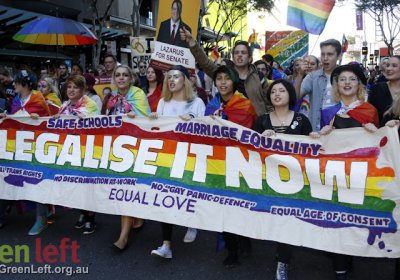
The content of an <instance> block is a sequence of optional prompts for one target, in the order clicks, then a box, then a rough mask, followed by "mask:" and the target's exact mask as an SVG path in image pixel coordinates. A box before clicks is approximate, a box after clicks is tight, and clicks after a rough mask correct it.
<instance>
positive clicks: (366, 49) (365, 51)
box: [361, 47, 368, 55]
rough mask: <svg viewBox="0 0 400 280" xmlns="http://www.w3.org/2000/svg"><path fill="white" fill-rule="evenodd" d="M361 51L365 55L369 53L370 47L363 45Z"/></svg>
mask: <svg viewBox="0 0 400 280" xmlns="http://www.w3.org/2000/svg"><path fill="white" fill-rule="evenodd" d="M361 53H362V54H363V55H367V54H368V47H362V49H361Z"/></svg>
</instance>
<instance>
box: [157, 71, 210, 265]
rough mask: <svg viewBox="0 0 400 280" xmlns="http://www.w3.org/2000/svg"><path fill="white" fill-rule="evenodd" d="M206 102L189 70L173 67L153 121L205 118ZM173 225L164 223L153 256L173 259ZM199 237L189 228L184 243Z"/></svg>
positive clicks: (168, 73) (166, 76) (195, 231)
mask: <svg viewBox="0 0 400 280" xmlns="http://www.w3.org/2000/svg"><path fill="white" fill-rule="evenodd" d="M204 111H205V105H204V102H203V101H202V100H201V99H200V98H199V97H197V96H196V93H195V92H194V90H193V87H192V84H191V82H190V75H189V72H188V70H187V69H186V68H185V67H183V66H182V65H177V66H173V67H172V68H170V70H169V71H168V72H167V74H166V75H165V79H164V84H163V90H162V98H161V100H160V102H159V103H158V106H157V112H156V113H151V114H150V118H151V119H157V118H158V116H169V117H180V118H181V119H183V120H186V121H187V120H190V119H192V118H197V117H201V116H204ZM172 227H173V225H172V224H168V223H162V235H163V244H162V245H161V246H160V247H158V248H157V249H155V250H152V251H151V255H152V256H158V257H161V258H166V259H171V258H172V250H171V238H172ZM196 236H197V229H193V228H188V230H187V232H186V235H185V237H184V240H183V241H184V242H186V243H187V242H193V241H194V240H195V239H196Z"/></svg>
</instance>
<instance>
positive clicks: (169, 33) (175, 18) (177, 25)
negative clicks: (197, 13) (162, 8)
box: [157, 0, 192, 48]
mask: <svg viewBox="0 0 400 280" xmlns="http://www.w3.org/2000/svg"><path fill="white" fill-rule="evenodd" d="M181 14H182V1H181V0H173V1H172V4H171V18H169V19H167V20H165V21H163V22H161V24H160V28H159V29H158V34H157V41H159V42H161V43H166V44H171V45H174V46H178V47H182V48H187V47H188V46H187V44H186V42H185V41H184V40H182V39H181V37H180V36H179V31H180V30H181V29H182V28H185V29H186V30H189V32H192V30H191V29H190V27H189V25H187V24H186V23H184V22H183V21H182V18H181Z"/></svg>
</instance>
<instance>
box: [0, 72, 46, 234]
mask: <svg viewBox="0 0 400 280" xmlns="http://www.w3.org/2000/svg"><path fill="white" fill-rule="evenodd" d="M36 83H37V79H36V75H35V74H34V73H32V72H30V71H27V70H21V71H19V72H18V73H17V75H16V76H15V79H14V85H15V92H16V93H17V94H16V95H15V97H14V99H13V102H12V105H11V112H10V114H11V115H13V116H30V117H31V118H33V119H37V118H39V117H45V116H50V114H51V113H50V109H49V106H48V105H47V102H46V100H45V98H44V97H43V95H42V94H41V93H40V92H38V91H35V90H33V89H34V88H36V86H37V84H36ZM6 116H7V114H6V113H3V114H0V117H1V118H5V117H6ZM21 203H23V204H24V203H26V202H21ZM35 204H36V221H35V223H34V225H33V226H32V228H31V229H30V230H29V233H28V234H29V235H38V234H39V233H41V232H42V231H43V230H45V229H46V228H47V205H45V204H41V203H35ZM7 205H8V203H7V201H6V200H0V228H1V227H3V226H4V224H5V218H4V217H5V212H6V208H7Z"/></svg>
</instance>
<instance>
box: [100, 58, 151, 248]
mask: <svg viewBox="0 0 400 280" xmlns="http://www.w3.org/2000/svg"><path fill="white" fill-rule="evenodd" d="M112 78H113V84H114V86H115V87H116V88H117V89H116V90H114V91H113V92H112V93H111V95H109V97H108V98H107V99H105V100H104V101H105V105H106V115H127V116H128V117H130V118H134V117H135V116H139V117H144V116H148V115H149V114H150V107H149V103H148V102H147V98H146V94H145V93H144V92H143V90H141V89H140V88H138V87H136V86H134V85H135V84H136V83H137V82H138V79H137V75H135V74H134V73H133V71H132V69H131V68H130V67H128V66H126V65H119V66H117V67H116V68H115V70H114V73H113V75H112ZM142 226H143V220H142V219H139V218H134V217H129V216H121V232H120V235H119V238H118V240H117V241H115V242H114V243H113V247H114V248H115V249H116V250H117V251H118V252H122V251H124V250H125V249H126V248H127V246H128V239H129V233H130V231H131V229H132V228H137V229H138V228H141V227H142Z"/></svg>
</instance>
